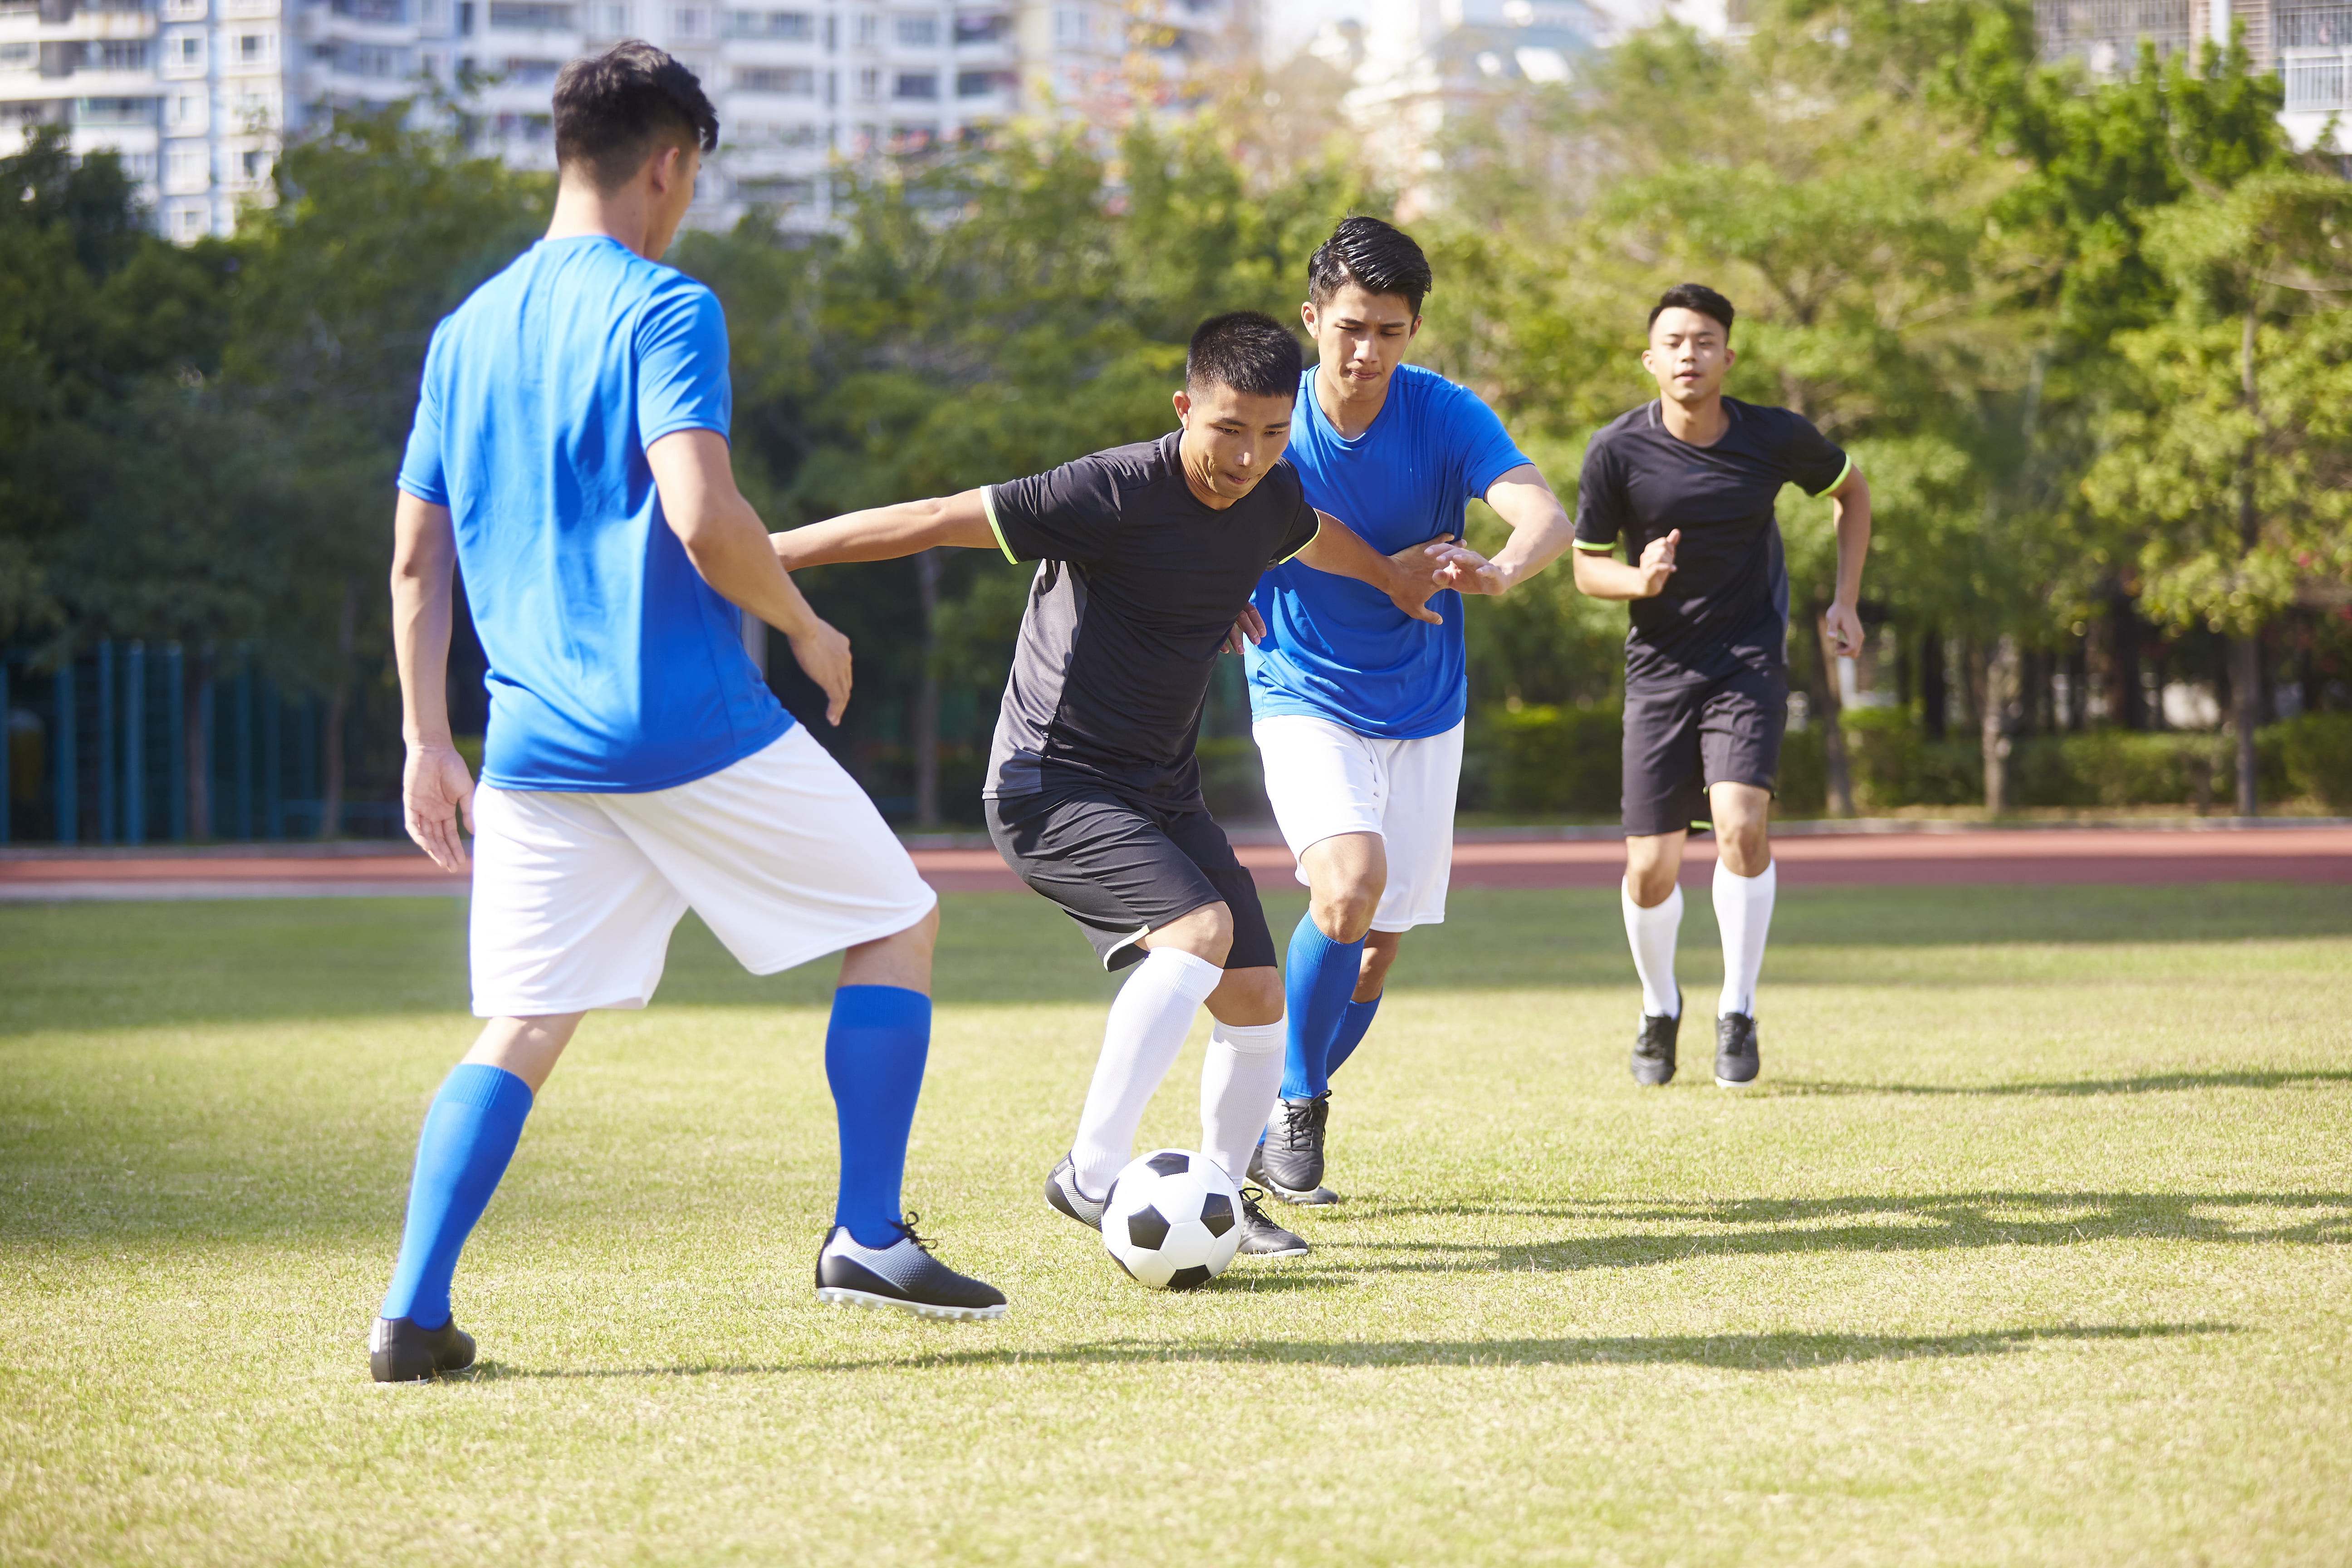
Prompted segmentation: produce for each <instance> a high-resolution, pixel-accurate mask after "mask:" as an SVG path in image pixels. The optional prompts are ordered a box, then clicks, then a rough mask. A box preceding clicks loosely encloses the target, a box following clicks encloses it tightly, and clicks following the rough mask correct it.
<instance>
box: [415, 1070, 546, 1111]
mask: <svg viewBox="0 0 2352 1568" xmlns="http://www.w3.org/2000/svg"><path fill="white" fill-rule="evenodd" d="M531 1099H532V1096H531V1092H530V1085H529V1084H527V1083H525V1082H523V1080H522V1079H519V1078H517V1077H516V1076H515V1075H514V1074H512V1073H510V1072H509V1071H507V1069H506V1068H494V1067H491V1066H490V1065H489V1064H488V1063H487V1062H459V1063H458V1064H457V1066H456V1067H454V1068H450V1069H449V1076H448V1077H447V1078H445V1079H442V1080H441V1088H440V1090H439V1092H438V1093H436V1094H435V1095H434V1097H433V1102H434V1103H435V1104H436V1105H461V1106H464V1107H466V1108H467V1110H485V1111H499V1112H503V1113H505V1114H507V1115H509V1116H516V1117H521V1116H527V1115H529V1114H530V1105H531Z"/></svg>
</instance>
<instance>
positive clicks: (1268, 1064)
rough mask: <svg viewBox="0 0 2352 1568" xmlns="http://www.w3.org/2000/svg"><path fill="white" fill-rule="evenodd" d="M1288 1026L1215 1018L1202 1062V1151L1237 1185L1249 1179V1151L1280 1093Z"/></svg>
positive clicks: (1255, 1143) (1253, 1145) (1276, 1023)
mask: <svg viewBox="0 0 2352 1568" xmlns="http://www.w3.org/2000/svg"><path fill="white" fill-rule="evenodd" d="M1287 1033H1288V1029H1287V1026H1286V1025H1285V1024H1284V1023H1283V1021H1282V1020H1281V1019H1279V1018H1277V1019H1276V1020H1275V1021H1274V1022H1273V1023H1271V1024H1219V1025H1218V1026H1216V1028H1215V1029H1214V1030H1213V1032H1212V1033H1211V1034H1210V1036H1209V1057H1208V1059H1207V1060H1206V1061H1204V1062H1202V1064H1201V1152H1202V1153H1204V1154H1206V1155H1208V1156H1209V1158H1210V1159H1212V1160H1214V1161H1215V1162H1216V1163H1218V1164H1220V1165H1223V1167H1224V1168H1225V1174H1226V1175H1228V1176H1231V1177H1232V1178H1233V1179H1234V1185H1235V1186H1237V1187H1238V1186H1240V1185H1241V1184H1242V1183H1243V1182H1244V1181H1245V1180H1247V1179H1248V1173H1249V1157H1250V1151H1251V1150H1253V1149H1255V1148H1256V1147H1257V1135H1258V1134H1259V1133H1261V1132H1263V1131H1265V1123H1266V1119H1267V1118H1268V1117H1270V1116H1272V1115H1273V1114H1274V1102H1275V1101H1276V1100H1279V1099H1281V1098H1282V1066H1283V1062H1282V1049H1283V1043H1284V1039H1285V1037H1286V1034H1287Z"/></svg>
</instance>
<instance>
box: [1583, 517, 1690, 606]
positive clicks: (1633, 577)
mask: <svg viewBox="0 0 2352 1568" xmlns="http://www.w3.org/2000/svg"><path fill="white" fill-rule="evenodd" d="M1682 542H1683V531H1682V530H1681V529H1679V528H1677V529H1675V531H1672V532H1671V533H1668V534H1667V535H1666V536H1665V537H1664V539H1653V540H1652V541H1650V547H1649V548H1648V549H1647V550H1644V551H1643V552H1642V562H1641V564H1640V565H1638V566H1628V565H1627V564H1625V563H1623V562H1622V561H1620V560H1618V559H1617V558H1616V557H1615V556H1613V555H1604V554H1602V553H1601V552H1599V551H1597V550H1587V549H1585V548H1583V547H1582V546H1581V545H1580V546H1578V548H1577V552H1576V567H1575V572H1576V588H1577V592H1579V593H1580V594H1584V595H1589V596H1591V597H1592V598H1595V599H1650V598H1655V597H1656V596H1657V595H1658V593H1659V592H1660V591H1661V590H1662V589H1664V587H1665V585H1666V579H1667V578H1669V577H1671V576H1673V575H1674V574H1675V547H1676V546H1678V545H1680V544H1681V543H1682Z"/></svg>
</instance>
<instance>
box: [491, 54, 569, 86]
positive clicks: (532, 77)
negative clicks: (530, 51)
mask: <svg viewBox="0 0 2352 1568" xmlns="http://www.w3.org/2000/svg"><path fill="white" fill-rule="evenodd" d="M562 68H563V62H562V60H534V59H522V58H517V57H515V56H511V55H510V56H509V57H508V58H506V60H505V61H504V62H502V63H501V64H500V65H499V75H501V76H503V77H504V78H506V79H507V80H508V82H509V83H521V84H524V85H526V86H536V85H537V84H539V83H541V82H544V81H553V80H554V79H555V73H556V72H557V71H559V70H562Z"/></svg>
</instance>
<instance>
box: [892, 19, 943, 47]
mask: <svg viewBox="0 0 2352 1568" xmlns="http://www.w3.org/2000/svg"><path fill="white" fill-rule="evenodd" d="M939 45H940V19H939V18H938V17H936V16H901V17H899V18H898V47H900V48H902V49H935V48H937V47H939Z"/></svg>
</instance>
